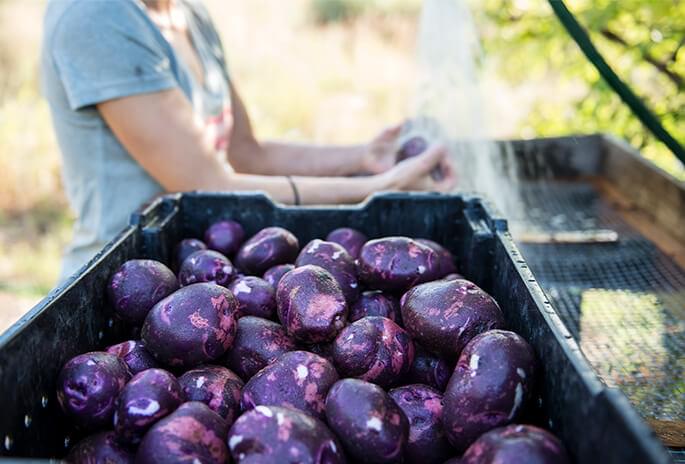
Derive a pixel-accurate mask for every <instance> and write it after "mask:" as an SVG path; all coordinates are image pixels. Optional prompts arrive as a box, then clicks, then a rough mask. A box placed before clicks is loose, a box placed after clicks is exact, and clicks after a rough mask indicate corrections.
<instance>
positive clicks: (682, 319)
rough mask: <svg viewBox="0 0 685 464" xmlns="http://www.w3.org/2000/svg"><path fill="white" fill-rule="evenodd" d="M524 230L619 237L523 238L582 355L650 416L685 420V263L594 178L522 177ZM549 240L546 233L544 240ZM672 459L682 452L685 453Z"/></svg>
mask: <svg viewBox="0 0 685 464" xmlns="http://www.w3.org/2000/svg"><path fill="white" fill-rule="evenodd" d="M520 189H521V195H522V197H523V203H524V204H525V205H526V209H525V210H522V211H521V212H520V213H519V214H518V215H517V216H515V217H513V218H512V221H511V223H512V231H513V233H514V236H515V237H517V236H518V237H524V236H525V235H526V234H527V233H530V232H533V233H540V232H544V233H555V232H562V231H563V232H569V231H572V232H582V233H591V232H592V231H596V230H606V229H610V230H613V231H615V232H617V233H618V240H617V241H615V242H613V243H521V249H522V252H523V254H524V256H525V258H526V260H527V261H528V264H529V265H530V268H531V270H532V271H533V272H534V273H535V275H536V277H537V278H538V280H539V281H540V283H541V285H542V286H543V288H544V289H545V291H546V292H547V294H548V297H549V298H550V300H551V301H552V303H553V304H554V306H555V308H556V309H557V311H558V312H559V315H560V316H561V317H562V319H563V320H564V322H565V323H566V325H567V326H568V328H569V330H570V331H571V332H572V333H573V335H574V337H575V338H576V340H578V342H579V344H580V346H581V348H582V350H583V352H584V353H585V355H586V357H587V358H588V360H589V361H590V363H591V364H592V365H593V367H594V368H595V369H596V370H597V372H598V374H599V375H600V377H601V378H602V379H603V380H604V382H606V384H607V385H609V386H613V387H618V388H620V389H621V390H622V391H623V392H624V393H625V394H626V396H627V397H628V398H629V399H630V400H631V402H632V403H633V405H634V406H635V408H636V409H637V410H638V411H639V412H640V413H641V414H642V415H643V416H644V417H646V418H650V419H656V420H661V421H682V420H685V271H684V270H683V269H682V268H680V267H679V266H678V265H677V264H676V263H675V262H673V260H672V259H670V258H669V257H668V256H666V255H665V254H664V253H662V252H661V251H660V250H659V249H658V248H656V246H655V245H654V244H653V243H652V242H650V241H648V240H647V239H645V238H644V237H642V236H641V235H640V234H639V233H638V232H637V231H636V230H634V229H633V228H632V227H631V226H629V225H628V224H627V223H625V222H624V221H623V220H622V219H621V217H620V215H619V214H618V213H617V212H616V211H615V210H614V209H612V207H611V205H610V204H608V203H607V202H606V201H604V200H603V199H602V198H600V197H599V195H598V194H597V192H596V191H595V190H594V188H593V187H592V185H591V184H589V183H582V182H551V183H544V184H541V183H537V182H536V183H530V184H528V183H524V184H522V185H521V186H520ZM543 242H544V241H543ZM674 457H676V459H683V460H684V461H685V453H683V452H682V451H680V452H679V455H677V456H676V455H675V454H674Z"/></svg>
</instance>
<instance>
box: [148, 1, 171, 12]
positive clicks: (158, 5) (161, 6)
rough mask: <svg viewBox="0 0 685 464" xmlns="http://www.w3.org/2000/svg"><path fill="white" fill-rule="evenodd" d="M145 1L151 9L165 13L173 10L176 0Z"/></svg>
mask: <svg viewBox="0 0 685 464" xmlns="http://www.w3.org/2000/svg"><path fill="white" fill-rule="evenodd" d="M143 3H144V4H145V6H146V7H147V8H148V9H149V10H152V11H155V12H158V13H163V12H169V11H171V7H172V6H173V3H174V0H143Z"/></svg>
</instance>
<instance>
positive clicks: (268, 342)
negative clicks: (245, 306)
mask: <svg viewBox="0 0 685 464" xmlns="http://www.w3.org/2000/svg"><path fill="white" fill-rule="evenodd" d="M296 349H297V344H296V343H295V340H294V339H293V338H292V337H290V336H289V335H288V333H287V332H286V330H285V327H283V326H282V325H281V324H278V323H276V322H273V321H269V320H267V319H262V318H261V317H254V316H245V317H241V318H240V319H238V332H237V333H236V337H235V340H234V341H233V346H232V347H231V349H230V350H228V351H227V352H226V356H225V357H224V362H225V363H226V366H228V367H229V368H230V369H232V370H233V372H235V373H236V374H238V375H239V376H240V377H241V378H243V379H250V378H251V377H252V376H253V375H255V374H256V373H257V372H259V371H260V370H261V369H263V368H265V367H266V366H267V365H268V364H271V363H272V362H274V361H275V360H276V358H278V357H279V356H281V355H282V354H284V353H287V352H288V351H294V350H296Z"/></svg>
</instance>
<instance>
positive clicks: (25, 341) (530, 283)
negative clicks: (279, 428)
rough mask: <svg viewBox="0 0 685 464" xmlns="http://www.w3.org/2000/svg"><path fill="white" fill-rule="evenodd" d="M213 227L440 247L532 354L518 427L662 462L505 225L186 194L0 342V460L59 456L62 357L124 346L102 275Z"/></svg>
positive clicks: (578, 450) (395, 208) (480, 217)
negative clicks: (535, 373)
mask: <svg viewBox="0 0 685 464" xmlns="http://www.w3.org/2000/svg"><path fill="white" fill-rule="evenodd" d="M219 218H234V219H236V220H239V221H240V222H241V223H242V224H243V225H244V226H245V229H246V231H247V233H248V234H252V233H254V232H256V231H257V230H259V229H260V228H262V227H266V226H270V225H278V226H283V227H286V228H288V229H290V230H291V231H293V232H294V233H295V234H296V235H297V237H298V238H299V239H300V242H301V244H305V243H307V242H308V241H309V240H311V239H313V238H321V237H323V236H325V235H326V234H327V233H328V232H329V231H330V230H332V229H334V228H336V227H342V226H350V227H355V228H358V229H360V230H362V231H363V232H365V233H366V234H367V235H368V236H369V237H378V236H387V235H407V236H413V237H424V238H430V239H433V240H436V241H438V242H440V243H443V244H444V245H446V246H447V247H448V248H449V249H450V250H451V251H452V252H453V253H454V254H455V256H456V257H457V260H458V263H459V266H460V271H461V272H463V273H464V274H465V275H466V276H467V277H468V278H469V279H471V280H473V281H474V282H476V283H477V284H478V285H480V286H482V287H483V288H484V289H485V290H487V291H489V292H490V293H491V294H492V295H493V296H494V297H495V298H496V299H497V301H498V302H499V303H500V306H501V307H502V310H503V312H504V314H505V317H506V320H507V323H508V327H509V328H510V329H512V330H514V331H516V332H518V333H519V334H521V335H522V336H523V337H525V338H526V339H527V340H528V341H529V342H530V343H531V345H532V346H533V348H534V349H535V352H536V354H537V356H538V358H539V360H540V367H541V369H540V381H539V385H538V394H537V401H536V404H535V407H533V408H532V411H531V413H530V414H529V417H528V418H527V419H528V420H530V421H532V422H536V423H539V424H540V425H544V426H546V427H548V428H550V429H551V430H552V431H553V432H554V433H556V434H557V435H558V436H559V437H560V438H561V439H562V440H563V441H564V443H565V444H566V446H567V448H568V449H569V452H570V453H571V455H572V457H573V459H574V461H575V462H578V463H594V462H601V463H623V464H624V463H641V464H642V463H666V462H671V461H670V457H669V455H668V453H667V452H666V450H665V449H664V448H663V447H662V446H661V444H660V442H659V441H658V440H657V439H656V437H655V435H654V434H653V432H652V431H651V430H650V429H649V428H648V427H647V425H645V423H644V422H643V421H642V420H641V419H640V418H639V416H638V415H637V414H636V413H635V411H634V410H633V409H632V407H631V406H630V405H629V403H628V402H627V400H626V399H625V397H623V395H622V394H620V393H619V392H617V391H616V390H613V389H608V388H606V387H605V386H603V385H602V384H601V382H600V381H599V380H598V378H597V376H596V375H595V374H594V372H593V371H592V370H591V368H590V366H589V365H588V363H587V362H586V360H585V359H584V358H583V356H582V355H581V354H580V350H579V348H578V345H577V344H576V343H575V341H573V339H572V336H571V334H570V332H569V331H568V330H567V329H566V327H565V326H564V325H563V324H562V322H561V321H560V319H559V317H558V315H557V314H556V313H555V312H554V310H553V309H552V307H551V306H550V304H549V302H548V301H547V299H546V297H545V296H544V294H543V293H542V291H541V289H540V287H539V285H538V284H537V282H536V281H535V279H534V277H533V275H532V274H531V272H530V270H529V269H528V267H527V265H526V263H525V261H524V260H523V258H522V257H521V255H520V253H519V251H518V250H517V248H516V246H515V245H514V243H513V241H512V239H511V236H510V234H509V232H508V231H507V224H506V221H504V220H502V219H497V218H496V217H495V216H494V215H493V214H492V213H491V211H490V210H489V208H488V207H487V205H484V204H483V202H482V201H481V200H480V199H478V198H476V197H470V196H461V195H451V196H446V195H439V194H383V195H378V196H375V197H374V198H373V199H371V200H370V201H368V202H367V203H365V204H362V205H357V206H349V207H348V206H345V207H316V208H292V207H282V206H277V205H275V204H274V203H273V202H272V201H271V200H270V199H268V198H267V197H265V196H263V195H261V194H207V193H187V194H177V195H170V196H166V197H163V198H161V199H159V200H157V201H155V202H154V203H153V204H152V205H150V206H149V207H147V208H146V209H145V210H143V211H142V212H141V213H137V214H135V215H134V216H133V217H132V220H131V226H129V227H128V228H127V229H126V230H124V231H123V232H122V233H121V234H120V235H119V236H118V237H117V238H116V239H114V240H113V241H112V242H111V243H109V244H108V245H107V246H106V247H105V248H104V249H103V250H102V252H100V253H99V254H98V255H97V256H96V257H95V258H94V259H93V260H92V261H91V262H90V263H89V264H88V265H86V266H84V267H83V268H82V269H81V270H80V272H79V273H78V274H77V275H75V276H74V277H72V278H71V279H70V280H69V281H68V282H67V283H66V284H65V285H63V286H62V287H61V288H58V289H56V290H55V291H53V292H52V293H51V294H50V295H49V296H48V297H47V298H46V299H45V300H43V301H42V302H41V303H40V304H39V305H38V306H36V307H35V308H34V309H33V310H31V311H30V312H29V313H28V314H27V315H26V316H24V317H23V318H22V319H21V320H20V321H19V322H18V323H17V324H15V325H14V326H13V327H11V328H10V329H9V330H8V331H7V332H6V333H5V334H3V335H2V336H1V337H0V456H2V455H5V456H25V457H61V456H63V454H64V452H65V449H66V447H67V446H68V445H69V444H70V443H73V441H74V440H76V439H78V438H79V436H78V434H77V432H76V431H74V430H73V429H72V428H71V427H70V425H69V424H68V422H67V421H66V420H65V419H64V417H63V416H62V414H61V412H60V411H59V407H58V406H57V404H56V397H55V380H56V377H57V373H58V372H59V369H60V368H61V366H62V365H63V364H64V363H65V362H66V361H67V360H68V359H69V358H71V357H72V356H75V355H76V354H79V353H83V352H86V351H92V350H96V349H101V348H103V347H104V346H106V345H108V344H110V343H113V342H116V341H119V340H122V339H124V337H126V335H127V334H126V331H127V329H126V328H125V327H124V326H123V324H121V323H119V322H118V321H117V320H116V319H115V318H114V317H113V312H112V310H111V308H110V306H109V304H108V302H107V298H106V292H105V288H106V285H107V281H108V279H109V277H110V275H111V274H112V272H113V271H114V270H115V269H116V268H117V267H118V266H119V265H120V264H121V263H123V262H124V261H126V260H128V259H132V258H141V257H147V258H154V259H159V260H161V261H164V262H167V263H168V262H169V260H170V251H171V249H172V247H173V245H174V244H175V243H176V242H177V241H179V240H180V239H182V238H186V237H199V236H201V233H202V231H203V230H204V229H205V228H206V227H207V226H208V225H209V224H210V223H211V222H213V221H215V220H217V219H219Z"/></svg>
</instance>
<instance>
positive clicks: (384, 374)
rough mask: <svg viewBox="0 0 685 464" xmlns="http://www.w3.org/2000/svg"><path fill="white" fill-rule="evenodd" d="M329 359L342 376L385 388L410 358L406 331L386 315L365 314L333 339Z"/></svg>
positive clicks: (404, 370) (402, 372)
mask: <svg viewBox="0 0 685 464" xmlns="http://www.w3.org/2000/svg"><path fill="white" fill-rule="evenodd" d="M333 359H334V361H335V365H336V367H337V368H338V370H339V372H340V374H341V375H343V377H356V378H359V379H362V380H366V381H367V382H371V383H375V384H378V385H380V386H381V387H384V388H387V387H389V386H391V385H394V384H396V383H397V382H398V381H399V380H400V379H401V378H402V377H403V376H404V375H405V374H406V373H407V372H408V371H409V368H410V367H411V364H412V362H413V361H414V344H413V342H412V340H411V337H410V336H409V334H408V333H407V332H406V331H405V330H404V329H402V328H401V327H400V326H398V325H397V324H395V323H394V322H393V321H391V320H390V319H388V318H386V317H379V316H369V317H364V318H362V319H359V320H358V321H356V322H354V323H352V324H350V325H348V326H347V327H345V328H344V329H343V330H342V331H341V332H340V333H339V334H338V337H337V338H336V339H335V342H334V343H333Z"/></svg>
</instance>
